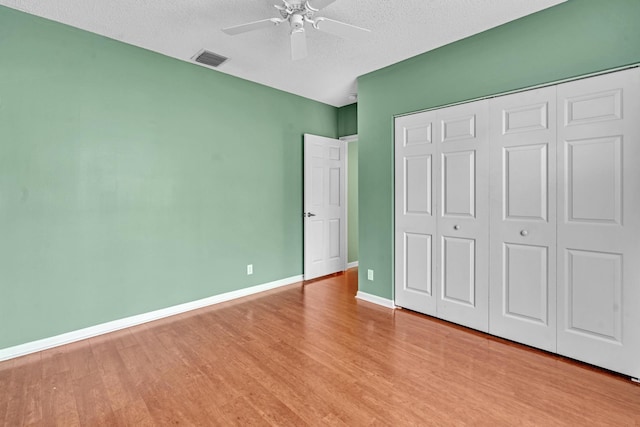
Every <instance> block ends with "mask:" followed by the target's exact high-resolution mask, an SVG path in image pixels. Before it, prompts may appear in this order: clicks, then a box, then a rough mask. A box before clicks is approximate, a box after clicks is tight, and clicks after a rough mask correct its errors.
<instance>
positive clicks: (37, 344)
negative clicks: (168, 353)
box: [0, 275, 302, 362]
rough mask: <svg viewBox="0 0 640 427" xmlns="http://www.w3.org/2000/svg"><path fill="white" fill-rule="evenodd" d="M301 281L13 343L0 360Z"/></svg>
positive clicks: (290, 280)
mask: <svg viewBox="0 0 640 427" xmlns="http://www.w3.org/2000/svg"><path fill="white" fill-rule="evenodd" d="M301 281H302V276H301V275H300V276H293V277H289V278H286V279H281V280H276V281H275V282H269V283H264V284H261V285H256V286H251V287H249V288H245V289H238V290H237V291H231V292H226V293H224V294H220V295H214V296H212V297H208V298H203V299H200V300H197V301H191V302H187V303H184V304H179V305H174V306H172V307H167V308H162V309H160V310H155V311H150V312H148V313H143V314H138V315H135V316H131V317H125V318H124V319H118V320H114V321H111V322H107V323H102V324H100V325H96V326H90V327H88V328H84V329H79V330H77V331H71V332H67V333H64V334H61V335H56V336H53V337H49V338H43V339H41V340H37V341H31V342H28V343H25V344H20V345H16V346H14V347H7V348H3V349H0V362H2V361H3V360H9V359H13V358H15V357H20V356H25V355H27V354H30V353H36V352H38V351H42V350H47V349H50V348H53V347H58V346H61V345H65V344H70V343H72V342H76V341H80V340H84V339H87V338H92V337H95V336H98V335H102V334H107V333H109V332H114V331H118V330H120V329H125V328H130V327H132V326H136V325H141V324H143V323H147V322H151V321H153V320H158V319H162V318H165V317H169V316H173V315H176V314H180V313H185V312H187V311H191V310H196V309H198V308H203V307H207V306H210V305H214V304H220V303H221V302H225V301H230V300H233V299H237V298H242V297H246V296H249V295H253V294H257V293H259V292H264V291H268V290H271V289H275V288H279V287H281V286H287V285H291V284H293V283H296V282H301Z"/></svg>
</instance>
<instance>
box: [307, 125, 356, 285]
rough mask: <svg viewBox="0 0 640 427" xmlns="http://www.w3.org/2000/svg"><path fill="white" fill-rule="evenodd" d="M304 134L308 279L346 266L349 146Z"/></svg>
mask: <svg viewBox="0 0 640 427" xmlns="http://www.w3.org/2000/svg"><path fill="white" fill-rule="evenodd" d="M344 147H345V146H344V143H342V142H341V141H339V140H337V139H331V138H325V137H323V136H317V135H309V134H305V135H304V212H303V215H304V279H305V280H310V279H314V278H316V277H321V276H326V275H327V274H332V273H336V272H338V271H344V270H345V267H346V259H347V256H346V238H345V237H346V236H345V231H346V228H345V227H346V224H345V220H346V209H345V202H346V198H345V172H346V170H345V148H344Z"/></svg>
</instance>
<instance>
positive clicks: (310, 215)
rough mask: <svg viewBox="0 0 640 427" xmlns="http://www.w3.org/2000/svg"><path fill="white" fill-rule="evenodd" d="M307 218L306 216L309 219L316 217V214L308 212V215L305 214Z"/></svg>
mask: <svg viewBox="0 0 640 427" xmlns="http://www.w3.org/2000/svg"><path fill="white" fill-rule="evenodd" d="M307 216H308V217H309V218H311V217H312V216H316V214H314V213H311V212H309V213H307Z"/></svg>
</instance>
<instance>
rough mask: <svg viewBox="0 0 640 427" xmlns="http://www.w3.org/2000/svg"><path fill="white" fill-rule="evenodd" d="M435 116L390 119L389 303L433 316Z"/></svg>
mask: <svg viewBox="0 0 640 427" xmlns="http://www.w3.org/2000/svg"><path fill="white" fill-rule="evenodd" d="M434 124H435V112H424V113H418V114H412V115H410V116H403V117H398V118H396V120H395V138H394V139H395V257H396V261H395V266H396V267H395V304H396V305H398V306H400V307H404V308H408V309H410V310H415V311H419V312H421V313H425V314H429V315H432V316H435V315H436V297H435V287H434V285H433V283H434V269H433V266H434V265H435V263H434V253H435V250H434V245H435V235H436V215H435V204H434V203H435V197H434V191H435V187H434V183H433V177H434V176H435V175H434V171H433V169H434V164H435V163H437V160H436V159H437V158H436V148H435V143H434V140H433V128H434Z"/></svg>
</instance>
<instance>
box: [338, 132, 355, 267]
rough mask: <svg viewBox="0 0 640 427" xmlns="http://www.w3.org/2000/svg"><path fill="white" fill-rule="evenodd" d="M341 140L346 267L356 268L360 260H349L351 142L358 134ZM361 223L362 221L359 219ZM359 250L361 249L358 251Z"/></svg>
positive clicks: (343, 137)
mask: <svg viewBox="0 0 640 427" xmlns="http://www.w3.org/2000/svg"><path fill="white" fill-rule="evenodd" d="M338 139H339V140H340V141H342V142H344V143H345V144H346V147H345V150H344V173H345V178H346V180H345V183H346V185H345V188H344V197H345V199H346V202H345V204H344V214H345V216H346V219H347V222H346V223H345V226H344V239H345V242H346V245H347V249H346V251H347V253H346V255H347V260H346V266H347V267H346V268H347V269H349V268H354V267H357V266H358V260H356V261H353V262H349V197H350V196H349V144H350V143H352V142H358V134H357V133H354V134H353V135H347V136H341V137H340V138H338ZM358 223H360V221H358ZM358 252H359V251H358Z"/></svg>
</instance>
